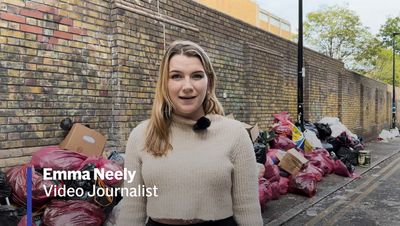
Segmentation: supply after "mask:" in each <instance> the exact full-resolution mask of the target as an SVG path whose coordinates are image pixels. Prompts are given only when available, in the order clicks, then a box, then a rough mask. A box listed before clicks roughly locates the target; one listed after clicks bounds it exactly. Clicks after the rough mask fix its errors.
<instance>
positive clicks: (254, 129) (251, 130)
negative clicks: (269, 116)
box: [242, 122, 260, 143]
mask: <svg viewBox="0 0 400 226" xmlns="http://www.w3.org/2000/svg"><path fill="white" fill-rule="evenodd" d="M242 123H243V125H244V128H246V130H247V132H248V133H249V135H250V138H251V140H252V141H253V143H254V141H256V139H257V137H258V134H259V133H260V129H259V128H258V123H256V124H255V125H254V126H252V125H249V124H247V123H244V122H242Z"/></svg>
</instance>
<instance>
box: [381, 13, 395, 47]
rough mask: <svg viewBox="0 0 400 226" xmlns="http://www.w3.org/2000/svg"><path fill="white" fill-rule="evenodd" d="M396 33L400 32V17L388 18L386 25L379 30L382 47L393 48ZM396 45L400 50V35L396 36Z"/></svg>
mask: <svg viewBox="0 0 400 226" xmlns="http://www.w3.org/2000/svg"><path fill="white" fill-rule="evenodd" d="M396 32H397V33H399V32H400V16H397V17H389V18H387V19H386V22H385V24H383V25H382V26H381V28H380V29H379V34H378V36H379V37H380V38H381V40H382V45H383V46H385V47H388V48H392V45H393V43H392V41H393V33H396ZM395 43H396V49H397V50H398V49H400V35H396V39H395Z"/></svg>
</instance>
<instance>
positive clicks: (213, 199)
mask: <svg viewBox="0 0 400 226" xmlns="http://www.w3.org/2000/svg"><path fill="white" fill-rule="evenodd" d="M206 117H207V118H209V119H210V120H211V125H210V127H209V128H207V130H205V131H202V132H194V131H193V130H192V126H193V125H194V124H195V121H192V120H188V119H185V118H183V117H180V116H177V115H173V122H172V124H171V144H172V147H173V150H172V151H170V152H169V153H168V154H167V156H165V157H158V158H156V157H153V156H152V155H151V154H149V153H147V152H145V151H143V146H144V140H145V130H146V127H147V124H148V121H145V122H143V123H141V124H140V125H138V126H137V127H136V128H135V129H134V130H133V131H132V133H131V134H130V136H129V139H128V144H127V147H126V157H125V167H126V168H128V170H136V176H135V180H134V182H133V183H130V184H128V183H125V184H124V186H125V187H136V188H137V187H138V184H140V185H142V184H144V185H146V186H147V187H153V186H154V185H155V186H157V188H158V191H157V193H158V197H148V198H146V197H140V198H139V197H137V198H136V197H124V198H123V199H122V201H121V203H120V205H121V209H120V214H119V217H118V220H117V224H116V225H118V226H128V225H129V226H139V225H145V221H146V218H147V216H149V217H151V218H159V219H160V218H162V219H185V220H188V219H201V220H219V219H223V218H227V217H230V216H232V215H233V216H234V218H235V220H236V221H237V223H238V224H239V225H240V226H260V225H262V217H261V211H260V206H259V200H258V183H257V172H256V160H255V155H254V151H253V146H252V143H251V141H250V138H249V136H248V134H247V131H246V130H245V129H244V127H243V126H242V124H241V123H240V122H238V121H235V120H232V119H228V118H226V117H224V116H221V115H215V114H209V115H207V116H206Z"/></svg>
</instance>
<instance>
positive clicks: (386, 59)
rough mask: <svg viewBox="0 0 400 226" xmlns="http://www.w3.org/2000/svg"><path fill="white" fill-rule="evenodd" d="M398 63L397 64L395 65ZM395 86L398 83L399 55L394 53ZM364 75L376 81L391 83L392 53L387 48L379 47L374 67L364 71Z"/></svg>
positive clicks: (399, 73) (399, 80)
mask: <svg viewBox="0 0 400 226" xmlns="http://www.w3.org/2000/svg"><path fill="white" fill-rule="evenodd" d="M397 65H398V66H397ZM396 66H397V67H396V86H399V84H400V56H399V55H396ZM366 76H368V77H371V78H374V79H376V80H378V81H381V82H384V83H387V84H392V83H393V80H392V79H393V53H392V50H391V49H389V48H380V50H379V51H378V55H377V57H376V60H375V62H374V68H373V69H372V70H370V71H368V72H367V73H366Z"/></svg>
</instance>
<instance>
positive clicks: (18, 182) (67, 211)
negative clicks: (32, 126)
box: [0, 146, 123, 226]
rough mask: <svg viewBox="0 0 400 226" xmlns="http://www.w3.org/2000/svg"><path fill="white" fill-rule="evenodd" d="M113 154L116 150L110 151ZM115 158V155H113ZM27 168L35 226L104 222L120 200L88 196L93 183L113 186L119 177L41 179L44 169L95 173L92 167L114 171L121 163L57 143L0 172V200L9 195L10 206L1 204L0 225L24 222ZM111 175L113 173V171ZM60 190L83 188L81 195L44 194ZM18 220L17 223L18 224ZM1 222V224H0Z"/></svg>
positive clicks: (79, 224)
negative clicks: (4, 171) (71, 149)
mask: <svg viewBox="0 0 400 226" xmlns="http://www.w3.org/2000/svg"><path fill="white" fill-rule="evenodd" d="M113 154H115V153H113ZM113 158H115V156H114V157H113ZM27 167H31V168H32V209H33V211H34V219H33V223H35V222H36V225H46V226H53V225H54V226H56V225H57V226H58V225H74V226H75V225H76V226H84V225H88V226H89V225H99V226H100V225H103V223H104V221H105V219H106V217H107V216H108V214H109V213H110V212H111V211H112V209H113V207H114V206H115V205H117V203H118V202H119V201H120V200H121V199H122V197H121V196H117V197H107V196H106V195H104V196H102V197H98V196H95V197H89V196H88V193H89V192H91V191H92V190H93V186H103V187H115V186H119V185H120V184H121V183H122V180H119V178H118V179H117V178H108V180H104V181H103V180H101V179H100V178H97V180H94V179H93V177H91V179H90V180H84V179H81V180H70V181H68V180H54V179H53V180H44V177H43V168H51V169H52V170H66V171H69V170H73V171H89V172H88V173H89V174H91V175H94V173H93V170H94V168H98V169H100V170H102V169H104V171H105V172H106V173H107V172H108V171H112V172H117V171H121V174H122V171H123V169H122V166H121V165H120V164H119V163H118V162H116V161H114V160H112V159H107V158H104V157H88V156H85V155H83V154H80V153H77V152H72V151H68V150H63V149H60V147H59V146H49V147H44V148H41V149H40V150H38V151H36V152H35V153H33V155H32V159H31V161H30V162H29V163H27V164H25V165H22V166H16V167H13V168H11V169H9V170H8V171H7V172H6V173H5V174H4V173H2V172H0V200H2V199H3V198H7V199H8V198H10V199H11V200H10V201H11V202H12V204H13V205H9V204H8V205H5V206H0V215H1V219H6V220H5V222H2V224H1V225H17V224H18V225H26V215H25V214H26V213H25V210H26V205H27V204H26V197H27V191H26V188H27V186H26V181H27V179H26V178H27V170H26V169H27ZM113 175H114V173H113ZM51 186H52V187H54V189H55V191H59V190H60V189H63V187H64V188H65V189H68V188H70V187H73V188H77V187H79V188H83V190H84V195H83V196H66V197H58V196H57V195H56V192H50V193H49V194H46V191H45V188H44V187H46V188H50V187H51ZM18 222H19V223H18ZM3 223H4V224H3Z"/></svg>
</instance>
